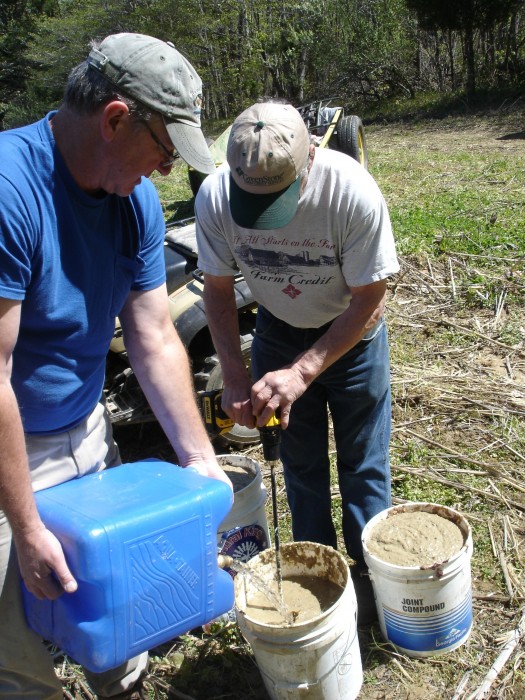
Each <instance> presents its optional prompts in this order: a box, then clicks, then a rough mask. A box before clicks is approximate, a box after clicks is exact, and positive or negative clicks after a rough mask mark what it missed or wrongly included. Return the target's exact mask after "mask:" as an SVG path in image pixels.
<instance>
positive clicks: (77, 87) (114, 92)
mask: <svg viewBox="0 0 525 700" xmlns="http://www.w3.org/2000/svg"><path fill="white" fill-rule="evenodd" d="M99 46H100V42H99V41H93V42H91V48H95V49H97V48H98V47H99ZM112 100H119V101H121V102H124V104H126V105H127V107H128V109H129V112H130V115H131V116H132V117H133V119H134V121H149V120H150V119H151V117H152V116H153V112H152V110H151V109H150V108H149V107H147V106H146V105H144V104H142V102H139V101H138V100H135V99H134V98H133V97H129V96H128V95H126V94H125V93H123V92H122V91H121V90H118V89H117V88H116V87H115V86H114V85H113V83H111V82H110V81H109V80H108V79H107V78H106V77H105V76H104V75H102V73H99V72H98V71H97V70H96V69H95V68H93V67H92V66H90V65H89V64H88V62H87V60H86V61H83V62H82V63H80V64H79V65H78V66H75V68H73V70H72V71H71V73H70V74H69V77H68V81H67V84H66V88H65V91H64V104H65V106H66V107H68V108H69V109H72V110H74V111H75V112H78V113H80V114H87V115H90V114H94V113H95V112H96V111H97V110H98V109H99V108H100V107H102V106H104V105H106V104H107V103H108V102H111V101H112Z"/></svg>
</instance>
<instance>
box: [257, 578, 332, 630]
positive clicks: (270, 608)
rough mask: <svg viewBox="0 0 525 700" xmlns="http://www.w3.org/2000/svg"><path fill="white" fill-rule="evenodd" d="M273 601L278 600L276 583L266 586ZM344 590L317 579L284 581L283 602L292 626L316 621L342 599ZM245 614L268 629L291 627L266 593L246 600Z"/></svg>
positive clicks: (258, 592)
mask: <svg viewBox="0 0 525 700" xmlns="http://www.w3.org/2000/svg"><path fill="white" fill-rule="evenodd" d="M267 589H268V591H269V592H270V593H271V594H273V597H277V598H278V596H279V589H278V586H277V582H276V581H272V582H270V583H268V584H267ZM342 592H343V589H342V588H341V586H338V585H337V584H336V583H333V582H332V581H329V580H327V579H321V578H317V577H314V576H290V577H288V578H284V579H283V581H282V594H283V597H282V601H283V604H284V606H285V610H286V611H287V612H288V613H289V614H290V616H291V618H292V620H293V623H292V624H298V623H301V622H305V621H306V620H313V619H314V618H316V617H317V616H318V615H320V614H321V613H322V612H324V611H325V610H328V609H329V608H330V607H332V605H333V604H334V603H335V602H336V601H337V600H338V598H340V597H341V594H342ZM245 611H246V614H247V615H248V616H249V617H251V618H252V620H257V621H258V622H263V623H265V624H267V625H280V624H290V622H289V621H288V620H286V619H285V617H284V615H283V612H282V611H279V610H277V609H276V607H275V605H274V604H273V603H272V600H271V599H269V598H268V596H267V595H265V593H264V590H263V591H257V590H255V591H254V592H253V593H252V594H251V595H250V596H249V597H247V599H246V607H245Z"/></svg>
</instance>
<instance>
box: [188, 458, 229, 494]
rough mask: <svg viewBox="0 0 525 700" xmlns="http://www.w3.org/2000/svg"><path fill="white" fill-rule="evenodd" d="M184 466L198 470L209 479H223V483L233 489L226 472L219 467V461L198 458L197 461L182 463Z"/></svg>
mask: <svg viewBox="0 0 525 700" xmlns="http://www.w3.org/2000/svg"><path fill="white" fill-rule="evenodd" d="M184 466H185V467H191V468H192V469H195V471H197V472H199V474H202V476H208V477H210V479H217V480H218V481H224V483H225V484H227V485H228V486H229V487H230V489H231V490H232V491H233V485H232V482H231V481H230V479H229V478H228V476H227V475H226V472H225V471H224V470H223V469H222V468H221V466H220V465H219V463H218V462H217V461H216V460H204V459H203V460H199V461H190V462H189V463H188V464H185V465H184Z"/></svg>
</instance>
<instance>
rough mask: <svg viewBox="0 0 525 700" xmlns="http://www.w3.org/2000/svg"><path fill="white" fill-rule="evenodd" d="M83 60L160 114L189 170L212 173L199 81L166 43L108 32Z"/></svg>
mask: <svg viewBox="0 0 525 700" xmlns="http://www.w3.org/2000/svg"><path fill="white" fill-rule="evenodd" d="M87 61H88V63H89V65H90V66H91V67H92V68H94V69H95V70H98V71H99V72H100V73H102V74H103V75H104V76H105V77H106V78H107V79H108V80H109V81H110V82H111V83H113V85H115V87H117V88H118V89H119V90H121V91H122V92H123V93H126V94H127V95H129V96H130V97H133V98H135V99H136V100H139V101H140V102H142V103H143V104H145V105H147V106H148V107H151V109H153V110H154V111H155V112H158V113H159V114H160V115H161V116H162V118H163V120H164V124H165V125H166V129H167V131H168V134H169V137H170V139H171V141H172V143H173V145H174V146H175V148H176V149H177V151H178V152H179V154H180V156H181V158H183V159H184V160H185V161H186V162H187V163H188V164H189V165H190V166H191V167H192V168H195V170H198V171H199V172H202V173H213V172H215V164H214V162H213V159H212V157H211V155H210V151H209V149H208V146H207V144H206V139H205V138H204V134H203V133H202V131H201V128H200V127H201V119H200V117H201V104H202V81H201V79H200V78H199V76H198V75H197V72H196V71H195V69H194V68H193V66H192V65H191V63H189V61H187V60H186V58H184V56H182V55H181V54H180V53H179V52H178V51H177V50H176V49H175V47H174V46H173V44H172V43H171V42H169V41H168V42H166V41H161V40H160V39H155V38H154V37H151V36H146V35H145V34H131V33H121V34H112V35H111V36H108V37H106V38H105V39H104V40H103V41H102V43H101V44H100V46H99V47H98V49H92V50H91V52H90V54H89V56H88V58H87Z"/></svg>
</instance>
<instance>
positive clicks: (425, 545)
mask: <svg viewBox="0 0 525 700" xmlns="http://www.w3.org/2000/svg"><path fill="white" fill-rule="evenodd" d="M362 541H363V550H364V556H365V561H366V563H367V566H368V569H369V572H370V578H371V581H372V585H373V588H374V593H375V597H376V605H377V612H378V617H379V624H380V627H381V632H382V634H383V636H384V637H385V639H387V640H388V641H390V642H391V643H392V644H393V645H394V646H396V647H397V648H398V649H399V650H400V651H402V652H404V653H405V654H407V655H408V656H414V657H426V656H434V655H438V654H444V653H446V652H449V651H452V650H453V649H456V648H457V647H459V646H461V645H462V644H464V642H466V640H467V639H468V637H469V635H470V631H471V628H472V580H471V571H470V561H471V558H472V533H471V530H470V526H469V524H468V522H467V521H466V520H465V518H464V517H463V516H462V515H461V514H460V513H458V512H457V511H455V510H453V509H452V508H448V507H446V506H442V505H438V504H435V503H409V504H404V505H400V506H394V507H392V508H388V509H387V510H384V511H382V512H381V513H379V514H378V515H376V516H375V517H374V518H372V520H370V522H369V523H368V524H367V525H366V527H365V528H364V530H363V535H362Z"/></svg>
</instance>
